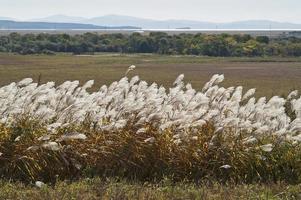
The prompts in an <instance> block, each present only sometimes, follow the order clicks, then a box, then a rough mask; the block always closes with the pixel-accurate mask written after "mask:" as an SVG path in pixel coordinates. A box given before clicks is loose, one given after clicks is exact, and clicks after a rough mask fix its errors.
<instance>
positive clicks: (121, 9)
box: [0, 0, 301, 23]
mask: <svg viewBox="0 0 301 200" xmlns="http://www.w3.org/2000/svg"><path fill="white" fill-rule="evenodd" d="M55 14H64V15H70V16H81V17H95V16H102V15H107V14H118V15H129V16H136V17H144V18H153V19H192V20H200V21H211V22H229V21H238V20H248V19H268V20H276V21H286V22H294V23H301V0H81V1H76V0H0V16H1V17H3V16H4V17H13V18H18V19H21V20H26V19H31V18H41V17H46V16H49V15H55Z"/></svg>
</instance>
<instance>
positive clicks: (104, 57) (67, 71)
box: [0, 54, 301, 96]
mask: <svg viewBox="0 0 301 200" xmlns="http://www.w3.org/2000/svg"><path fill="white" fill-rule="evenodd" d="M132 64H133V65H136V66H137V68H136V70H135V71H134V72H132V73H131V75H139V76H140V77H141V79H144V80H147V81H148V82H157V83H159V84H163V85H164V86H168V87H169V86H171V84H172V82H173V81H174V80H175V78H176V77H177V76H178V75H179V74H181V73H184V74H185V80H186V81H187V82H190V83H192V85H193V86H194V87H196V88H201V87H202V86H203V84H204V83H205V82H206V81H208V79H209V78H210V77H211V76H212V75H213V74H216V73H219V74H225V78H226V79H225V83H224V85H225V86H233V85H243V86H244V87H245V88H254V87H255V88H257V89H258V90H257V96H271V95H287V94H288V92H289V91H291V90H294V89H299V90H301V80H300V77H301V58H209V57H191V56H160V55H149V54H140V55H138V54H132V55H120V54H98V55H94V56H88V55H87V56H85V55H83V56H74V55H68V54H59V55H55V56H45V55H28V56H21V55H12V54H0V85H1V86H2V85H5V84H8V83H10V82H12V81H18V80H20V79H22V78H25V77H32V78H33V79H34V80H35V81H37V80H38V78H39V75H41V81H42V82H46V81H55V82H57V83H62V82H63V81H65V80H80V81H81V82H82V83H83V82H84V81H87V80H90V79H94V80H95V86H94V87H99V86H101V85H103V84H110V83H111V82H113V81H116V80H118V79H120V78H121V77H123V76H124V73H125V71H126V69H127V67H128V66H129V65H132Z"/></svg>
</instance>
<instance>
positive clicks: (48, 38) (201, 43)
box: [0, 32, 301, 57]
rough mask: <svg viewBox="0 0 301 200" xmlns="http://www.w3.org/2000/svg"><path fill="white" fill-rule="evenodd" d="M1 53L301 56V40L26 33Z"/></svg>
mask: <svg viewBox="0 0 301 200" xmlns="http://www.w3.org/2000/svg"><path fill="white" fill-rule="evenodd" d="M0 52H14V53H20V54H40V53H45V54H55V53H56V52H71V53H74V54H82V53H94V52H119V53H158V54H182V55H204V56H224V57H226V56H301V39H300V38H295V37H287V38H269V37H267V36H258V37H252V36H250V35H229V34H220V35H206V34H180V35H168V34H166V33H162V32H153V33H150V34H149V35H142V34H140V33H133V34H131V35H127V34H96V33H85V34H82V35H68V34H46V33H42V34H25V35H21V34H18V33H11V34H9V35H7V36H0Z"/></svg>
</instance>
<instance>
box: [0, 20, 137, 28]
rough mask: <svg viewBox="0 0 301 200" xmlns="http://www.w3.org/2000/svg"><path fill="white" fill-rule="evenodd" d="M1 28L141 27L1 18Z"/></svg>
mask: <svg viewBox="0 0 301 200" xmlns="http://www.w3.org/2000/svg"><path fill="white" fill-rule="evenodd" d="M1 29H60V30H70V29H139V27H131V26H114V27H113V26H98V25H93V24H82V23H65V22H64V23H59V22H21V21H12V20H1V19H0V30H1Z"/></svg>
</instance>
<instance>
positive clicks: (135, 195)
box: [0, 179, 301, 200]
mask: <svg viewBox="0 0 301 200" xmlns="http://www.w3.org/2000/svg"><path fill="white" fill-rule="evenodd" d="M300 198H301V185H294V186H293V185H285V184H281V183H278V184H273V185H231V184H230V185H220V184H217V183H216V184H210V185H195V184H191V183H176V184H174V183H172V182H170V181H168V180H166V181H162V182H160V183H157V184H155V183H147V182H146V183H137V182H128V181H117V180H100V179H84V180H81V181H76V182H72V183H67V182H59V183H57V184H56V185H55V186H47V185H46V186H43V187H42V188H37V187H35V186H34V185H24V184H22V183H8V182H0V199H16V200H17V199H22V200H27V199H28V200H29V199H36V200H39V199H41V200H42V199H43V200H44V199H60V200H65V199H66V200H67V199H68V200H69V199H81V200H88V199H89V200H90V199H111V200H115V199H116V200H120V199H142V200H146V199H179V200H180V199H200V200H201V199H202V200H204V199H212V200H213V199H214V200H227V199H229V200H230V199H231V200H232V199H264V200H276V199H290V200H293V199H300Z"/></svg>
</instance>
